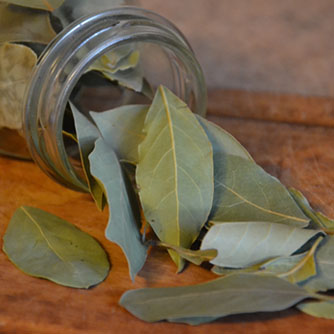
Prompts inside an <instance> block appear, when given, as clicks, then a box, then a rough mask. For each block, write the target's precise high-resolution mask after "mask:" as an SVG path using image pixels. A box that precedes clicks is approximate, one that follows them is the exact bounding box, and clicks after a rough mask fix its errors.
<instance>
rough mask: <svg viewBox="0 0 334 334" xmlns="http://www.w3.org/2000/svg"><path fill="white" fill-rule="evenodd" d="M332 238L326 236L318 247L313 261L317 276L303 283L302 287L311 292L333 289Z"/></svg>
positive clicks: (333, 240)
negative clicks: (315, 264) (315, 265)
mask: <svg viewBox="0 0 334 334" xmlns="http://www.w3.org/2000/svg"><path fill="white" fill-rule="evenodd" d="M333 254H334V237H332V236H327V237H326V238H325V240H324V241H323V242H322V243H321V245H320V246H319V248H318V250H317V252H316V255H315V259H316V263H317V275H315V276H313V277H311V278H310V279H309V280H307V281H306V282H304V283H303V286H304V287H305V288H307V289H309V290H312V291H327V290H330V289H334V280H333V277H334V257H333Z"/></svg>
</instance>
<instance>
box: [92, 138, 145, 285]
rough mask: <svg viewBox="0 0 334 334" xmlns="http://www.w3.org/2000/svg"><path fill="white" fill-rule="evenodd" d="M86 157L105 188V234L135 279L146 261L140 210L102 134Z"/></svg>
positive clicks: (116, 159)
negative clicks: (106, 219)
mask: <svg viewBox="0 0 334 334" xmlns="http://www.w3.org/2000/svg"><path fill="white" fill-rule="evenodd" d="M89 161H90V169H91V173H92V175H93V176H94V177H95V178H96V179H97V180H98V182H99V183H100V185H101V186H102V187H103V188H104V191H105V195H106V197H107V202H108V205H109V221H108V226H107V228H106V231H105V235H106V238H107V239H108V240H110V241H113V242H115V243H117V244H118V245H119V246H120V247H121V248H122V250H123V252H124V254H125V256H126V258H127V260H128V264H129V272H130V276H131V278H132V279H133V280H134V278H135V276H136V274H137V273H138V272H139V271H140V269H141V268H142V267H143V265H144V263H145V260H146V256H147V247H146V246H145V245H144V244H143V243H142V241H141V236H140V233H139V224H140V221H138V217H139V214H138V213H137V212H135V211H134V208H135V207H134V205H132V203H131V200H130V198H129V195H128V189H127V185H126V181H125V179H124V175H123V172H122V169H121V166H120V163H119V161H118V158H117V156H116V154H115V152H114V151H113V150H112V148H111V147H110V146H109V145H107V144H106V143H105V141H104V140H103V139H102V138H99V139H98V140H97V141H96V143H95V149H94V151H93V152H92V153H91V154H90V156H89Z"/></svg>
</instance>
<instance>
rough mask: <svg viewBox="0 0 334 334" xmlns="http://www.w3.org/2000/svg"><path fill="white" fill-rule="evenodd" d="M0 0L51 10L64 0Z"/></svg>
mask: <svg viewBox="0 0 334 334" xmlns="http://www.w3.org/2000/svg"><path fill="white" fill-rule="evenodd" d="M66 1H68V0H66ZM0 2H7V3H10V4H13V5H18V6H22V7H29V8H35V9H43V10H48V11H50V12H52V11H53V10H55V9H56V8H58V7H59V6H60V5H61V4H62V3H63V2H64V0H6V1H0Z"/></svg>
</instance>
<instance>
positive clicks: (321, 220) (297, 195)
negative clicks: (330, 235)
mask: <svg viewBox="0 0 334 334" xmlns="http://www.w3.org/2000/svg"><path fill="white" fill-rule="evenodd" d="M289 191H290V194H291V195H292V197H293V198H294V200H295V201H296V202H297V204H298V205H299V207H300V208H301V209H302V211H303V212H304V214H305V215H306V216H307V217H309V218H310V219H311V220H312V222H313V223H314V224H315V227H318V228H323V229H326V232H330V231H331V232H334V220H333V219H330V218H328V217H326V216H325V215H324V214H322V213H321V212H317V211H315V210H313V209H312V207H311V205H310V203H309V202H308V200H307V199H306V197H305V196H304V195H303V194H302V193H301V192H300V191H298V190H297V189H293V188H290V189H289Z"/></svg>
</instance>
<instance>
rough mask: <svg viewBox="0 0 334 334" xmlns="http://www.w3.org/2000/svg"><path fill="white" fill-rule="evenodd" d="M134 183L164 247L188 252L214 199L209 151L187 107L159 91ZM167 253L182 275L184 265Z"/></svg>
mask: <svg viewBox="0 0 334 334" xmlns="http://www.w3.org/2000/svg"><path fill="white" fill-rule="evenodd" d="M144 133H145V134H146V137H145V139H144V140H143V141H142V142H141V144H140V145H139V162H138V165H137V170H136V180H137V184H138V187H139V196H140V200H141V204H142V207H143V210H144V215H145V218H146V220H147V221H148V223H149V224H150V225H151V226H152V228H153V230H154V232H155V233H156V234H157V236H158V237H159V239H160V240H161V241H163V242H166V243H169V244H171V245H174V246H181V247H184V248H190V246H191V245H192V243H193V242H194V241H195V240H196V238H197V237H198V235H199V233H200V230H201V228H202V227H203V225H204V224H205V222H206V220H207V218H208V215H209V212H210V209H211V205H212V197H213V159H212V147H211V144H210V142H209V140H208V138H207V136H206V134H205V132H204V130H203V129H202V128H201V126H200V124H199V123H198V121H197V119H196V117H195V116H194V114H193V113H192V112H191V111H190V110H189V109H188V107H187V106H186V104H185V103H184V102H182V101H181V100H180V99H179V98H178V97H177V96H175V95H174V94H173V93H172V92H170V91H169V90H167V89H166V88H164V87H160V88H159V89H158V91H157V93H156V95H155V98H154V100H153V103H152V105H151V107H150V109H149V112H148V113H147V117H146V120H145V126H144ZM170 254H171V256H172V258H173V260H174V262H175V263H176V264H177V266H178V270H181V269H182V268H183V265H184V261H182V260H181V259H180V257H179V256H178V255H177V254H176V253H175V252H173V251H170Z"/></svg>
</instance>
